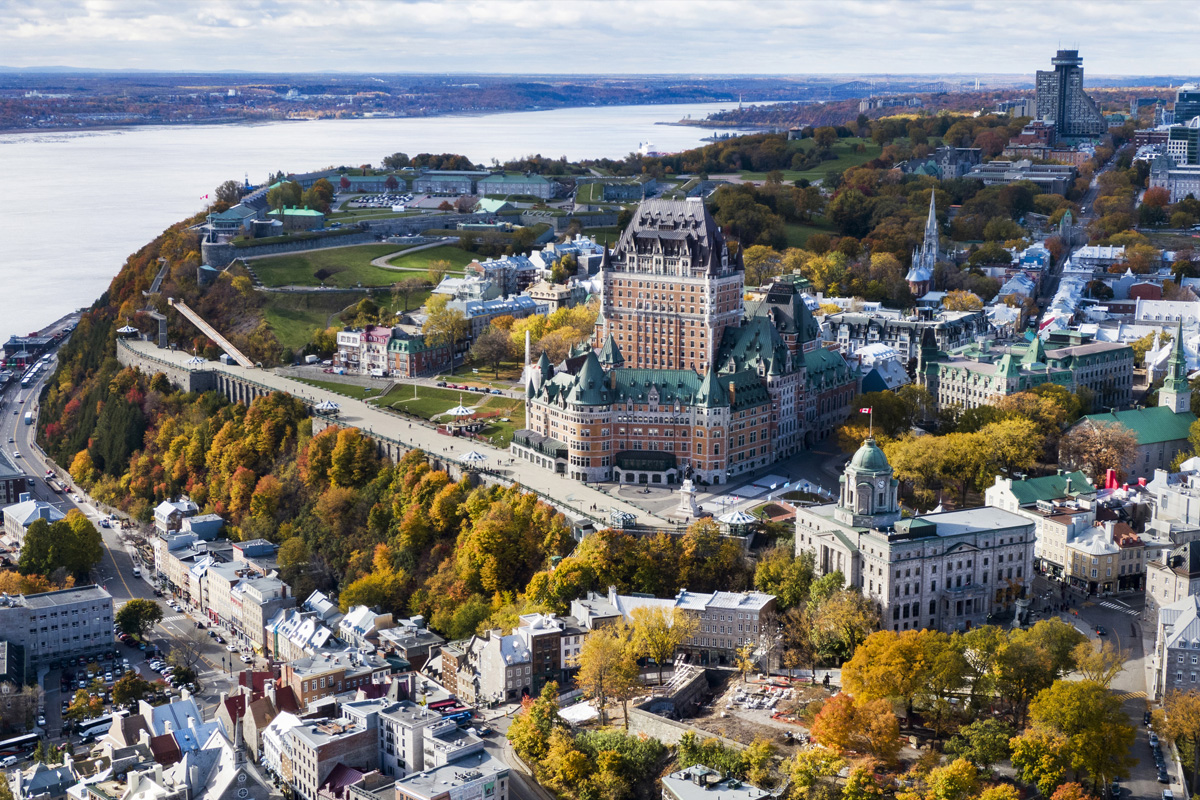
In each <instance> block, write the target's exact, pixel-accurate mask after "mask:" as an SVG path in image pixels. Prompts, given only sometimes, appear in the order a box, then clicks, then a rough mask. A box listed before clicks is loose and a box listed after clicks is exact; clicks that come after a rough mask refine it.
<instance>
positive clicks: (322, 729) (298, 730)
mask: <svg viewBox="0 0 1200 800" xmlns="http://www.w3.org/2000/svg"><path fill="white" fill-rule="evenodd" d="M286 736H287V740H288V745H289V753H288V755H289V756H290V762H291V770H290V771H291V776H290V778H287V781H288V785H290V786H291V787H292V790H293V791H294V792H295V795H296V797H299V798H301V799H302V800H317V790H318V789H319V788H320V786H321V784H323V783H324V782H325V779H326V778H328V777H329V773H330V772H332V771H333V768H334V767H335V766H337V765H338V764H344V765H346V766H348V767H353V768H355V769H358V770H373V769H378V768H379V732H378V731H377V730H376V729H374V728H369V727H366V726H364V725H362V724H361V723H357V722H353V721H351V720H348V719H339V720H328V719H327V720H302V721H301V724H299V725H296V726H294V727H292V728H290V729H289V730H288V731H287V734H286ZM283 769H284V771H285V773H286V772H287V767H286V766H284V767H283Z"/></svg>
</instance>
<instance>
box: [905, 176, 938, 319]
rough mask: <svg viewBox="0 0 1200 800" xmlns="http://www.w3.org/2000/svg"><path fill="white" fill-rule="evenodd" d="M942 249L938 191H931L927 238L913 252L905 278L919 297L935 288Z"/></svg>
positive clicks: (926, 225)
mask: <svg viewBox="0 0 1200 800" xmlns="http://www.w3.org/2000/svg"><path fill="white" fill-rule="evenodd" d="M940 249H941V238H940V234H939V233H938V222H937V191H936V190H932V189H931V190H930V192H929V217H928V218H927V219H926V220H925V238H924V240H923V241H922V242H921V247H920V249H918V250H914V251H913V258H912V267H911V268H910V269H909V270H908V274H907V275H906V276H905V277H904V280H905V281H907V282H908V288H909V289H910V290H911V291H912V293H913V294H914V295H916V296H917V297H921V296H922V295H924V294H925V293H926V292H928V291H929V290H930V289H931V288H933V287H932V283H933V268H934V266H935V265H936V264H937V261H938V253H939V251H940Z"/></svg>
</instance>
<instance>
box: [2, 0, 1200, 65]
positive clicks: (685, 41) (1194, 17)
mask: <svg viewBox="0 0 1200 800" xmlns="http://www.w3.org/2000/svg"><path fill="white" fill-rule="evenodd" d="M1187 41H1191V42H1193V43H1195V42H1197V41H1200V2H1194V1H1191V2H1190V1H1189V0H1140V1H1139V2H1136V3H1130V2H1127V0H1126V1H1125V2H1108V0H1037V2H1005V0H988V1H985V2H979V1H977V0H925V1H924V2H920V1H919V0H833V1H830V2H826V1H825V0H790V1H789V0H440V1H438V0H237V2H226V1H225V0H206V1H205V2H192V0H0V65H5V66H12V67H36V66H74V67H92V68H129V69H155V70H185V71H195V70H229V69H240V70H253V71H271V72H298V71H312V72H322V71H345V72H498V73H526V74H528V73H539V72H540V73H559V74H561V73H567V72H609V73H615V72H630V73H693V74H695V73H707V74H713V73H767V74H811V73H839V72H840V73H860V72H884V73H893V74H896V73H922V72H931V73H946V72H960V73H966V74H979V73H1025V74H1028V73H1030V72H1032V70H1034V69H1036V68H1039V67H1040V68H1045V67H1046V66H1047V62H1048V60H1049V57H1050V55H1051V54H1052V52H1053V51H1054V50H1055V49H1056V48H1058V47H1078V49H1079V50H1080V51H1081V55H1083V57H1084V65H1085V68H1086V69H1087V70H1088V72H1089V73H1092V74H1097V75H1101V74H1113V75H1120V74H1123V75H1166V74H1179V73H1180V72H1181V71H1184V70H1189V69H1190V70H1192V71H1196V70H1200V62H1198V61H1197V59H1196V58H1185V57H1184V51H1183V50H1181V49H1180V45H1181V44H1182V43H1183V42H1187ZM1171 43H1174V44H1171ZM1193 55H1194V54H1193ZM1188 62H1190V63H1188Z"/></svg>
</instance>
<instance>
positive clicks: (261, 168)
mask: <svg viewBox="0 0 1200 800" xmlns="http://www.w3.org/2000/svg"><path fill="white" fill-rule="evenodd" d="M727 105H728V104H689V105H668V106H608V107H597V108H572V109H561V110H557V111H532V112H521V113H512V114H490V115H486V116H450V117H429V118H420V119H367V120H328V121H319V122H280V123H272V124H265V125H197V126H187V127H169V128H168V127H144V128H128V129H120V130H112V131H95V132H79V133H70V132H61V133H50V132H47V133H19V134H6V135H0V163H2V164H4V169H5V172H6V173H7V174H8V176H9V177H10V178H11V179H12V185H11V186H10V187H9V189H8V192H6V193H5V192H0V341H4V340H7V339H8V337H9V336H10V335H12V334H23V333H28V332H30V331H33V330H37V329H39V328H41V327H43V326H45V325H47V324H49V323H50V322H52V321H54V320H56V319H58V318H59V317H61V316H62V315H63V314H66V313H69V312H70V311H73V310H74V309H76V308H79V307H81V306H88V305H91V303H92V301H94V300H95V299H96V297H98V296H99V295H100V293H101V292H103V291H104V289H105V288H106V287H107V286H108V284H109V281H111V280H112V277H113V276H114V275H115V274H116V273H117V271H118V270H119V269H120V268H121V265H122V264H124V263H125V259H126V258H127V257H128V256H129V255H130V254H131V253H133V252H134V251H135V250H137V249H138V248H139V247H141V246H142V245H143V244H145V243H146V242H148V241H149V240H151V239H153V238H154V237H155V236H157V235H158V234H159V233H160V232H162V230H163V229H165V228H166V227H168V226H169V225H171V224H172V223H174V222H177V221H179V220H181V219H183V218H185V217H188V216H190V215H192V214H194V213H196V212H197V211H199V210H201V209H202V208H204V206H205V205H206V204H207V202H208V201H206V200H205V199H204V196H205V195H206V194H209V193H211V192H212V190H213V189H214V188H215V187H216V186H217V185H218V184H220V183H221V182H222V181H226V180H231V179H232V180H238V181H241V180H243V179H244V178H246V177H247V176H248V177H249V179H250V182H251V183H254V184H258V183H261V182H263V181H264V180H266V178H267V176H268V174H269V173H272V172H276V171H278V170H284V171H287V172H305V171H308V170H313V169H320V168H322V167H327V166H336V165H339V164H347V165H358V164H376V165H377V164H379V163H380V162H381V161H382V160H383V157H384V156H386V155H389V154H391V153H394V152H397V151H402V152H405V153H408V154H409V155H416V154H417V153H461V154H463V155H465V156H468V157H469V158H470V159H471V160H473V161H474V162H476V163H479V164H490V163H491V161H492V159H493V158H495V159H498V160H500V161H505V160H507V159H510V158H516V157H520V156H524V155H531V154H536V153H540V154H541V155H543V156H547V157H553V158H558V157H559V156H566V157H567V158H569V159H579V158H585V157H596V158H601V157H610V158H620V157H623V156H625V155H627V154H629V153H630V152H632V151H634V150H637V148H638V146H639V144H641V143H642V142H653V143H654V145H655V146H656V147H657V148H658V149H659V150H663V151H668V152H669V151H675V150H682V149H686V148H689V147H695V146H696V145H698V144H699V143H700V138H701V137H702V136H705V135H707V134H708V133H711V131H709V130H705V129H704V128H698V127H688V126H678V125H655V123H656V122H671V121H675V120H679V119H682V118H684V117H686V116H688V115H691V116H692V117H693V118H701V117H704V116H706V115H707V114H709V113H710V112H712V111H716V110H719V109H721V108H724V107H727Z"/></svg>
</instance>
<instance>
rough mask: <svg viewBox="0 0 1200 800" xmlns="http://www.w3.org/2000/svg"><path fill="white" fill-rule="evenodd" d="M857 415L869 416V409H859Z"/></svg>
mask: <svg viewBox="0 0 1200 800" xmlns="http://www.w3.org/2000/svg"><path fill="white" fill-rule="evenodd" d="M858 413H860V414H870V413H871V409H869V408H860V409H859V410H858Z"/></svg>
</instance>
